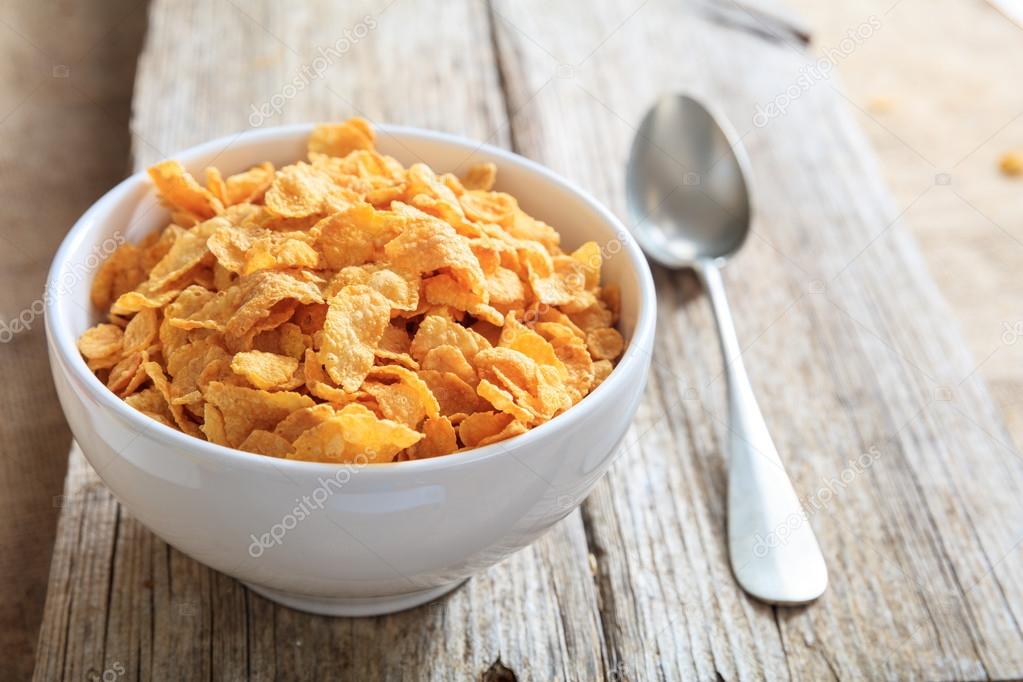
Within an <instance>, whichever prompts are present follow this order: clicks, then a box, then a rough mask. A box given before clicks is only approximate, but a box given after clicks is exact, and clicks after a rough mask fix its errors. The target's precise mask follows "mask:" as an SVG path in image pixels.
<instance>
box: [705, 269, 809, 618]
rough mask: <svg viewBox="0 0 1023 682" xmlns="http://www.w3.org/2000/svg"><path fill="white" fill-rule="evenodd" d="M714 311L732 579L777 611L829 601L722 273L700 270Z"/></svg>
mask: <svg viewBox="0 0 1023 682" xmlns="http://www.w3.org/2000/svg"><path fill="white" fill-rule="evenodd" d="M697 271H698V272H699V273H700V276H701V278H702V280H703V284H704V287H705V288H706V290H707V295H708V296H709V298H710V301H711V305H712V307H713V309H714V319H715V320H716V321H717V327H718V335H719V338H720V341H721V353H722V355H723V359H724V363H725V375H726V378H727V380H728V412H729V426H728V430H729V434H728V450H729V458H730V459H729V468H728V547H729V553H730V557H731V563H732V572H733V573H734V574H735V578H736V580H737V581H738V582H739V584H740V585H741V586H742V588H743V589H744V590H746V591H747V592H748V593H749V594H751V595H752V596H754V597H756V598H757V599H760V600H762V601H765V602H768V603H772V604H805V603H807V602H811V601H813V600H814V599H816V598H817V597H819V596H820V595H821V594H823V593H824V590H825V588H826V587H827V584H828V571H827V567H826V566H825V565H824V557H823V556H822V555H821V550H820V547H819V546H818V544H817V538H816V537H814V534H813V528H812V527H811V526H810V521H809V518H808V517H807V514H806V512H805V511H804V510H803V506H802V505H801V504H800V502H799V498H798V497H797V496H796V491H795V490H794V489H793V487H792V483H791V481H789V477H788V476H787V475H786V474H785V468H784V466H783V465H782V462H781V458H779V457H778V451H777V449H776V448H775V447H774V441H772V440H771V434H770V433H768V431H767V424H766V423H765V422H764V417H763V415H762V414H761V413H760V408H759V407H758V406H757V400H756V398H755V397H754V396H753V387H752V386H751V385H750V382H749V377H747V375H746V368H745V367H744V366H743V363H742V348H741V347H740V346H739V340H738V338H737V337H736V334H735V325H734V324H733V322H732V314H731V312H730V311H729V308H728V298H727V297H726V296H725V287H724V282H723V281H722V279H721V271H720V270H719V269H718V265H717V264H716V263H714V262H712V261H702V262H701V263H700V264H699V267H698V268H697Z"/></svg>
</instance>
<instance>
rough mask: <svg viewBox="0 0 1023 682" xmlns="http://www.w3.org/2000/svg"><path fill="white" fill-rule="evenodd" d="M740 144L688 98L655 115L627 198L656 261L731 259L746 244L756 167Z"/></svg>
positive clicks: (642, 136)
mask: <svg viewBox="0 0 1023 682" xmlns="http://www.w3.org/2000/svg"><path fill="white" fill-rule="evenodd" d="M720 120H721V121H724V119H720ZM738 139H739V138H738V136H736V134H735V132H734V131H733V130H732V129H731V128H730V127H729V126H728V125H727V124H724V125H722V124H719V122H718V119H715V117H714V115H713V114H712V113H711V112H710V111H709V110H708V109H707V108H706V107H704V106H703V105H702V104H700V103H699V102H697V101H696V100H695V99H693V98H692V97H689V96H688V95H673V96H669V97H664V98H662V99H661V100H660V101H658V102H657V103H656V104H655V105H654V106H653V107H651V109H650V111H649V112H647V115H646V116H645V117H644V119H643V123H642V124H641V125H640V128H639V132H637V134H636V141H635V143H634V144H633V146H632V153H631V154H630V156H629V164H628V169H627V174H626V192H627V194H628V210H629V221H630V223H631V224H632V225H633V226H635V227H634V228H633V231H634V235H635V237H636V241H638V242H639V245H640V246H641V247H642V248H643V250H644V251H645V252H646V253H647V255H648V256H649V257H650V258H652V259H653V260H655V261H657V262H658V263H660V264H661V265H664V266H666V267H669V268H680V267H685V266H691V265H694V264H695V263H696V262H697V261H699V260H702V259H719V258H725V257H727V256H730V255H732V254H733V253H735V252H736V251H738V250H739V248H740V247H741V246H742V244H743V242H745V241H746V235H747V233H748V232H749V226H750V222H751V220H752V216H751V209H750V201H749V195H750V192H749V189H748V182H747V180H746V178H747V177H748V176H749V171H748V168H749V161H748V160H747V158H746V152H745V150H744V149H743V148H742V146H741V145H739V144H737V143H738Z"/></svg>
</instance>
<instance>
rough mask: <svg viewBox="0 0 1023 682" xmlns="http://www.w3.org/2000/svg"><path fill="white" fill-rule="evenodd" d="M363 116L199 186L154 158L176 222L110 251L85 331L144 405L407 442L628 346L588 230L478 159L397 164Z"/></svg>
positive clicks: (242, 424) (475, 418)
mask: <svg viewBox="0 0 1023 682" xmlns="http://www.w3.org/2000/svg"><path fill="white" fill-rule="evenodd" d="M373 140H374V133H373V130H372V128H371V127H370V126H369V124H368V123H367V122H366V121H364V120H362V119H351V120H349V121H346V122H344V123H340V124H332V125H321V126H318V127H317V128H316V129H315V130H314V131H313V133H312V136H311V137H310V139H309V146H308V149H309V161H308V163H307V162H298V163H295V164H293V165H290V166H285V167H284V168H281V169H275V168H274V167H273V165H272V164H270V163H262V164H260V165H258V166H255V167H253V168H250V169H249V170H247V171H245V172H244V173H239V174H237V175H232V176H230V177H227V178H225V177H223V176H222V175H221V173H220V172H219V171H218V170H217V169H216V168H207V169H206V186H205V187H203V186H202V185H200V184H199V183H198V182H197V181H196V180H195V179H194V178H193V177H192V176H191V175H189V174H188V173H187V172H185V171H184V169H183V168H182V167H181V165H180V164H178V163H177V162H176V161H165V162H163V163H160V164H158V165H156V166H154V167H152V168H150V169H149V175H150V176H151V177H152V180H153V182H154V184H155V185H156V188H157V190H158V191H159V193H160V195H161V197H162V200H163V202H164V203H165V204H166V205H167V206H168V207H169V209H170V211H171V223H170V224H169V225H168V226H167V227H166V228H164V229H163V230H161V231H159V232H158V233H156V234H153V235H151V236H150V237H149V238H148V239H146V240H145V241H144V242H143V243H141V244H138V245H133V244H125V245H122V246H121V247H119V248H118V249H117V251H116V252H114V253H113V255H112V256H111V257H110V259H109V260H108V261H107V262H105V263H104V264H103V266H102V267H101V269H100V270H99V272H98V273H97V275H96V278H95V281H94V282H93V286H92V301H93V303H94V304H95V305H96V306H97V307H99V308H100V309H101V310H104V311H109V314H108V319H109V322H108V323H105V324H100V325H97V326H96V327H93V328H92V329H89V330H88V331H86V332H85V333H84V334H83V335H82V337H81V339H80V340H79V342H78V348H79V350H80V351H81V353H82V355H83V356H84V357H85V359H86V360H87V362H88V365H89V367H90V368H91V369H92V370H93V371H94V372H95V373H96V375H97V376H98V377H99V378H100V379H101V380H102V381H104V382H105V383H106V385H107V386H108V387H109V389H110V390H111V391H113V392H114V393H116V394H117V395H119V396H121V397H122V398H123V399H124V401H125V402H126V403H128V404H129V405H131V406H132V407H133V408H135V409H137V410H139V411H141V412H143V413H144V414H146V415H148V416H149V417H151V418H153V419H155V420H157V421H159V422H162V423H164V424H166V425H168V426H171V427H174V428H177V429H179V430H181V431H183V432H185V433H187V434H190V435H192V436H195V437H197V438H204V439H206V440H208V441H210V442H213V443H218V444H220V445H225V446H228V447H233V448H239V449H241V450H245V451H248V452H253V453H258V454H262V455H270V456H274V457H284V458H289V459H301V460H314V461H325V462H354V461H360V462H361V461H370V462H385V461H402V460H408V459H423V458H427V457H436V456H438V455H445V454H449V453H452V452H457V451H461V450H466V449H470V448H475V447H479V446H483V445H487V444H489V443H495V442H498V441H501V440H504V439H506V438H510V437H512V436H515V435H518V434H521V433H524V432H525V431H526V430H528V429H530V428H532V427H534V426H537V425H538V424H542V423H543V422H546V421H548V420H549V419H551V418H553V417H555V416H556V415H558V414H560V413H561V412H564V411H565V410H567V409H568V408H569V407H571V406H572V405H574V404H575V403H577V402H578V401H579V400H581V399H582V398H583V397H584V396H585V395H586V394H587V393H589V392H590V391H591V390H593V388H594V387H595V386H596V385H597V384H599V383H600V382H601V381H602V380H603V379H604V378H605V377H606V376H607V375H608V373H609V372H610V371H611V368H612V363H613V361H614V360H615V359H616V358H618V357H619V356H620V355H621V353H622V350H623V340H622V336H621V335H620V334H619V333H618V332H617V331H616V330H615V328H614V323H615V321H616V317H617V314H618V295H617V290H616V289H615V288H614V287H603V288H602V287H601V286H600V266H601V256H600V250H599V248H598V247H597V245H596V244H595V243H593V242H589V243H586V244H584V245H582V246H581V247H580V248H579V249H577V250H576V251H574V252H572V253H570V254H566V253H563V252H562V250H561V249H560V247H559V246H558V243H559V237H558V233H557V232H556V231H555V230H554V229H553V228H551V227H550V226H549V225H547V224H545V223H543V222H541V221H539V220H536V219H534V218H531V217H530V216H528V215H526V214H525V213H524V212H522V211H521V210H520V209H519V207H518V203H517V202H516V200H515V198H514V197H512V196H509V195H508V194H504V193H501V192H494V191H491V188H492V186H493V184H494V179H495V175H496V169H495V167H494V166H493V165H492V164H481V165H478V166H474V167H473V168H471V169H470V170H469V172H468V173H467V174H466V176H465V177H463V178H461V179H458V178H456V177H455V176H453V175H450V174H444V175H441V176H438V175H436V174H435V173H434V172H433V171H432V170H431V169H430V168H429V167H428V166H426V165H424V164H421V163H417V164H413V165H412V166H411V167H409V168H404V167H403V166H402V165H401V164H400V163H398V162H397V161H396V160H395V159H393V158H390V157H388V156H383V155H381V154H379V153H377V152H376V151H374V146H373Z"/></svg>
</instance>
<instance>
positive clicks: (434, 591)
mask: <svg viewBox="0 0 1023 682" xmlns="http://www.w3.org/2000/svg"><path fill="white" fill-rule="evenodd" d="M466 580H468V578H463V579H462V580H456V581H455V582H453V583H448V584H447V585H441V586H440V587H431V588H429V589H427V590H420V591H418V592H406V593H405V594H398V595H395V596H393V597H314V596H312V595H308V594H297V593H295V592H285V591H283V590H275V589H273V588H270V587H264V586H262V585H255V584H253V583H248V582H245V581H242V584H243V585H245V586H246V587H247V588H249V589H250V590H252V591H253V592H255V593H256V594H258V595H260V596H262V597H266V598H267V599H269V600H270V601H273V602H277V603H278V604H283V605H284V606H287V607H289V608H292V609H297V610H299V611H305V612H307V613H315V614H318V615H321V616H342V617H348V618H357V617H360V616H380V615H383V614H386V613H395V612H397V611H404V610H406V609H411V608H414V607H416V606H421V605H422V604H425V603H427V602H429V601H433V600H434V599H437V598H438V597H441V596H443V595H445V594H447V593H448V592H451V591H452V590H454V589H455V588H457V587H459V586H460V585H461V584H462V583H464V582H465V581H466Z"/></svg>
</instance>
